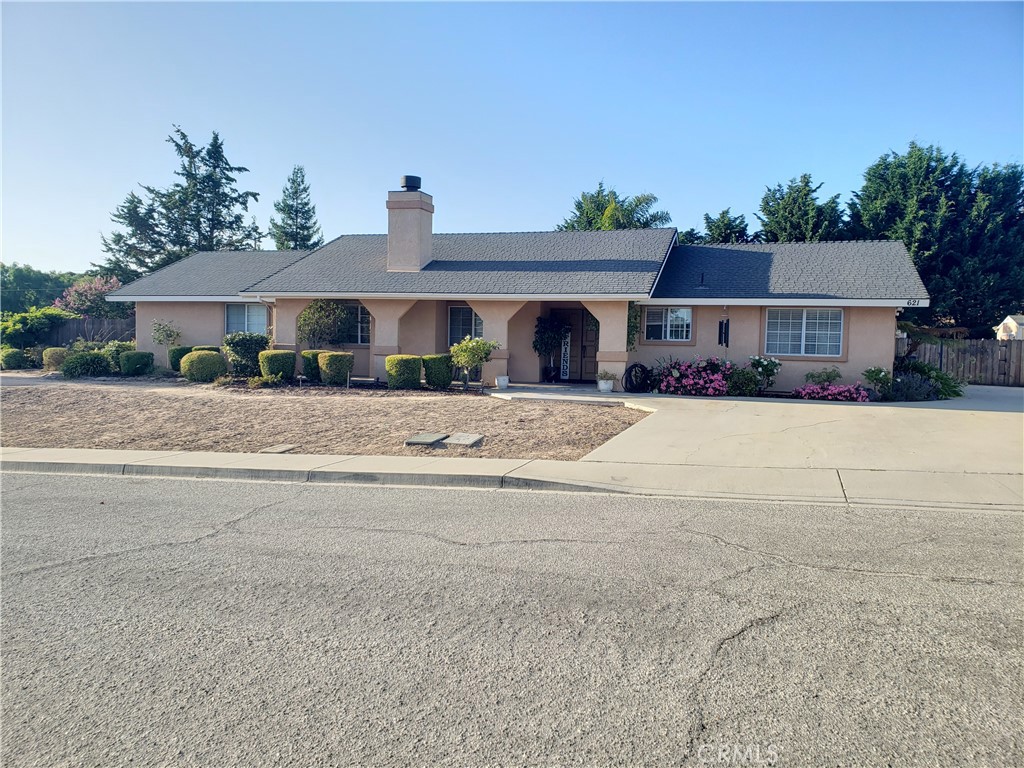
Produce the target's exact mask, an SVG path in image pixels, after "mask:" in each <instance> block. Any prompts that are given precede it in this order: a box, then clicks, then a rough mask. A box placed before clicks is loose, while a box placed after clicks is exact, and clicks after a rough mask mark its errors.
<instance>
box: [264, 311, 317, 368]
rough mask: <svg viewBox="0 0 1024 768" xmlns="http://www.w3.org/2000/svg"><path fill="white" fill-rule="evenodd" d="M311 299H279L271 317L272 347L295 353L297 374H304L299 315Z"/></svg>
mask: <svg viewBox="0 0 1024 768" xmlns="http://www.w3.org/2000/svg"><path fill="white" fill-rule="evenodd" d="M310 301H311V299H277V300H276V301H275V302H274V305H273V314H272V316H271V325H272V326H273V328H272V331H273V333H272V336H271V342H272V344H271V346H272V347H273V348H274V349H288V350H293V351H294V352H295V372H296V373H302V357H301V356H300V355H299V350H300V349H301V348H302V345H301V344H300V343H299V339H298V329H299V315H301V314H302V310H304V309H305V308H306V307H308V306H309V303H310Z"/></svg>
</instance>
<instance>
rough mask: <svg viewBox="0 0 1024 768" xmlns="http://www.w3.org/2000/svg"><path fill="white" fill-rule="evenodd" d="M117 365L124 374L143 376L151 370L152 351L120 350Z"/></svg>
mask: <svg viewBox="0 0 1024 768" xmlns="http://www.w3.org/2000/svg"><path fill="white" fill-rule="evenodd" d="M118 365H119V367H120V368H121V373H122V374H123V375H124V376H144V375H145V374H147V373H152V372H153V353H152V352H135V351H131V352H122V353H121V357H120V358H119V359H118Z"/></svg>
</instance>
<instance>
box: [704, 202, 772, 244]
mask: <svg viewBox="0 0 1024 768" xmlns="http://www.w3.org/2000/svg"><path fill="white" fill-rule="evenodd" d="M760 234H761V233H760V232H756V233H754V234H753V235H751V234H750V233H749V232H748V231H747V218H746V216H744V215H743V214H742V213H741V214H740V215H739V216H733V215H732V213H731V210H730V209H729V208H726V209H725V210H724V211H722V212H721V213H720V214H718V215H717V216H716V217H715V218H711V216H710V215H709V214H706V213H705V214H704V236H703V238H702V240H701V241H700V242H704V243H709V244H712V243H714V244H717V243H756V242H759V240H760Z"/></svg>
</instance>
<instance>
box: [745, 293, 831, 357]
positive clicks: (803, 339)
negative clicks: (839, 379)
mask: <svg viewBox="0 0 1024 768" xmlns="http://www.w3.org/2000/svg"><path fill="white" fill-rule="evenodd" d="M772 310H788V311H793V312H795V311H799V312H800V350H801V351H800V352H769V351H768V317H769V313H770V312H771V311H772ZM808 311H811V312H823V311H827V312H838V313H839V352H838V353H836V354H834V355H833V354H822V353H821V352H814V353H807V352H805V351H804V350H806V349H807V313H808ZM761 332H762V341H761V349H762V354H764V355H768V356H770V357H776V358H778V359H780V360H833V361H840V362H841V361H844V360H846V359H847V355H846V345H847V333H848V332H849V325H848V324H847V321H846V310H845V308H843V307H788V306H787V307H765V308H764V313H763V322H762V323H761Z"/></svg>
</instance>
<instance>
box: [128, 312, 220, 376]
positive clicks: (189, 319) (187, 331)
mask: <svg viewBox="0 0 1024 768" xmlns="http://www.w3.org/2000/svg"><path fill="white" fill-rule="evenodd" d="M154 320H163V321H164V322H171V323H174V325H175V326H177V327H178V328H179V329H180V330H181V340H180V341H179V342H178V343H179V344H181V345H182V346H196V345H197V344H217V345H220V344H221V343H222V342H223V341H224V304H223V303H222V302H217V301H211V302H201V301H187V302H186V301H140V302H137V303H136V305H135V341H136V344H137V346H138V349H139V350H141V351H143V352H152V353H153V354H154V355H156V360H157V364H158V365H166V364H167V357H166V350H165V349H164V348H163V347H160V346H157V345H156V344H154V343H153V321H154Z"/></svg>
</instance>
